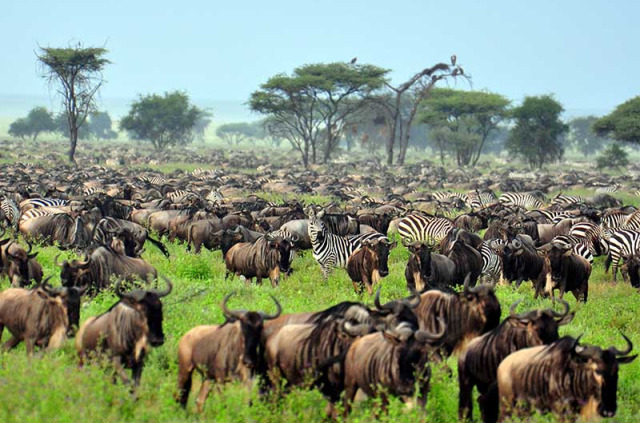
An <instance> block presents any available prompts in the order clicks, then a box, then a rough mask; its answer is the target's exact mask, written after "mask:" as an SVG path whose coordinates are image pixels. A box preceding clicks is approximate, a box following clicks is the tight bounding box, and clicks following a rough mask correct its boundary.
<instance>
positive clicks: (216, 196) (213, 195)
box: [204, 189, 224, 204]
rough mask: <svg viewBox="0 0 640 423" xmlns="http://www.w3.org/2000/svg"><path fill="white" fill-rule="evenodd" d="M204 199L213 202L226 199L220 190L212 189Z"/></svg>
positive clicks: (218, 202) (216, 202) (220, 201)
mask: <svg viewBox="0 0 640 423" xmlns="http://www.w3.org/2000/svg"><path fill="white" fill-rule="evenodd" d="M204 199H205V200H206V201H207V202H209V203H211V204H220V203H222V202H223V201H224V197H223V196H222V194H221V193H220V191H218V190H215V189H212V190H211V191H209V193H208V194H207V195H206V197H204Z"/></svg>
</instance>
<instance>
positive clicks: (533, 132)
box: [506, 95, 569, 169]
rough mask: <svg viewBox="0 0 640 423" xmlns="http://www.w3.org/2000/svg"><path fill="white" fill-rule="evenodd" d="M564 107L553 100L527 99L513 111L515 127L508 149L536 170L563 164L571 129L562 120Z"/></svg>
mask: <svg viewBox="0 0 640 423" xmlns="http://www.w3.org/2000/svg"><path fill="white" fill-rule="evenodd" d="M563 110H564V109H563V107H562V105H561V104H560V103H558V102H557V101H556V100H555V99H554V98H553V97H552V96H550V95H543V96H536V97H525V99H524V102H523V103H522V105H521V106H520V107H516V108H515V109H514V110H513V118H514V119H515V126H514V127H513V129H512V130H511V133H510V134H509V138H508V139H507V143H506V147H507V150H509V152H510V153H511V154H513V155H516V156H520V157H521V158H522V159H523V160H524V161H526V162H527V163H528V164H529V166H531V168H533V169H539V168H541V167H542V166H543V165H544V164H545V163H548V162H551V161H557V160H560V159H561V158H562V156H563V154H564V148H563V136H564V134H565V133H566V132H567V131H568V130H569V127H568V126H567V125H565V124H564V123H563V122H562V121H561V120H560V114H562V112H563Z"/></svg>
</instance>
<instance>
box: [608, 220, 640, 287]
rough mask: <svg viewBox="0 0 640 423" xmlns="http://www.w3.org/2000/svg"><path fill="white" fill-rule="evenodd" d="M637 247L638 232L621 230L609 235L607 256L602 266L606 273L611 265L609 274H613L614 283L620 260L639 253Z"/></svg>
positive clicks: (638, 243)
mask: <svg viewBox="0 0 640 423" xmlns="http://www.w3.org/2000/svg"><path fill="white" fill-rule="evenodd" d="M639 246H640V232H638V231H632V230H628V229H623V230H620V231H616V232H614V233H613V235H611V238H610V239H609V255H608V256H607V259H606V260H605V262H604V266H605V271H608V270H609V266H611V264H612V263H613V266H612V269H611V273H612V274H613V281H614V282H615V281H616V276H617V273H618V266H619V265H620V259H622V258H625V257H627V256H630V255H633V254H635V253H636V252H637V251H639V248H638V247H639ZM623 277H624V275H623Z"/></svg>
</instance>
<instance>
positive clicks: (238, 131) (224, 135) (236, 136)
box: [216, 122, 258, 145]
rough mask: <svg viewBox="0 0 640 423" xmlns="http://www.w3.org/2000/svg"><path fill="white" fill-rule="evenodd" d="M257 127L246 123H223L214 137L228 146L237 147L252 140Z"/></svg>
mask: <svg viewBox="0 0 640 423" xmlns="http://www.w3.org/2000/svg"><path fill="white" fill-rule="evenodd" d="M257 133H258V127H257V126H256V125H252V124H250V123H247V122H236V123H225V124H224V125H220V126H218V128H217V129H216V135H217V136H218V137H219V138H221V139H222V140H224V141H225V142H226V143H228V144H229V145H233V144H234V143H235V145H239V144H240V143H241V142H242V141H245V140H247V139H250V138H253V137H255V136H256V135H257Z"/></svg>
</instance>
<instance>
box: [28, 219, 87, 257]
mask: <svg viewBox="0 0 640 423" xmlns="http://www.w3.org/2000/svg"><path fill="white" fill-rule="evenodd" d="M20 232H21V233H22V234H23V236H24V237H25V238H26V239H31V240H37V241H40V242H42V243H44V244H45V245H53V244H56V243H57V244H58V246H59V248H61V249H70V248H80V249H82V248H86V247H88V246H89V244H90V242H91V233H90V232H89V230H88V229H87V228H86V226H85V224H84V220H83V219H82V217H80V216H78V217H76V218H75V219H74V218H73V217H71V216H69V215H68V214H63V213H59V214H52V215H48V216H41V217H36V218H34V219H29V220H25V221H22V222H20Z"/></svg>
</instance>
